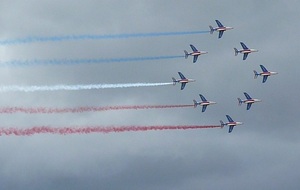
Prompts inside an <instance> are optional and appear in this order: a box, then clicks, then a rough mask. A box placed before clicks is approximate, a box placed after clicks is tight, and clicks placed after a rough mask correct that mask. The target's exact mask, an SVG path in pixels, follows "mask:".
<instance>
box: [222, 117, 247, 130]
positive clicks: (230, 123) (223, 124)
mask: <svg viewBox="0 0 300 190" xmlns="http://www.w3.org/2000/svg"><path fill="white" fill-rule="evenodd" d="M226 117H227V119H228V122H227V123H224V122H223V121H222V120H220V123H221V127H224V126H225V125H227V126H229V131H228V133H231V132H232V130H233V127H235V126H236V125H242V124H243V122H239V121H233V120H232V118H231V117H230V116H229V115H226Z"/></svg>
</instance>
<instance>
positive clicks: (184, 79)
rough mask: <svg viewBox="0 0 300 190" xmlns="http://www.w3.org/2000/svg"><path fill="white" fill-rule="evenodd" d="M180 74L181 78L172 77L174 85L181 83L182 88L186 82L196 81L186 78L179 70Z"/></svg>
mask: <svg viewBox="0 0 300 190" xmlns="http://www.w3.org/2000/svg"><path fill="white" fill-rule="evenodd" d="M178 74H179V76H180V79H178V80H176V79H175V78H174V77H172V80H173V85H175V84H176V83H181V90H183V89H184V87H185V85H186V83H189V82H195V81H196V80H194V79H187V78H185V76H184V75H183V74H182V73H181V72H178Z"/></svg>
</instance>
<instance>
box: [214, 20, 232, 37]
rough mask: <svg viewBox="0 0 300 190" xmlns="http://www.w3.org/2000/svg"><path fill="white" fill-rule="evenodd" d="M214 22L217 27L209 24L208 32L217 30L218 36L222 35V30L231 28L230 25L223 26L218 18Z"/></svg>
mask: <svg viewBox="0 0 300 190" xmlns="http://www.w3.org/2000/svg"><path fill="white" fill-rule="evenodd" d="M216 23H217V25H218V27H216V28H214V27H212V26H209V28H210V34H213V33H214V31H218V32H219V38H221V37H222V36H223V33H224V31H226V30H231V29H233V27H230V26H223V24H222V23H221V22H220V21H218V20H216Z"/></svg>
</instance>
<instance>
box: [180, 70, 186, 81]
mask: <svg viewBox="0 0 300 190" xmlns="http://www.w3.org/2000/svg"><path fill="white" fill-rule="evenodd" d="M178 74H179V76H180V78H181V79H186V78H185V76H184V75H183V74H182V73H181V72H178Z"/></svg>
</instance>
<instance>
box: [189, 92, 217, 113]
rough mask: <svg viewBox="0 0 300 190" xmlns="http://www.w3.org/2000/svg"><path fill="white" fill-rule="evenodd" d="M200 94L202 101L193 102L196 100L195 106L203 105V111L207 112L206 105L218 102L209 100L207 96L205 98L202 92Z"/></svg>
mask: <svg viewBox="0 0 300 190" xmlns="http://www.w3.org/2000/svg"><path fill="white" fill-rule="evenodd" d="M199 96H200V98H201V100H202V102H197V101H196V100H193V102H194V107H195V108H196V107H197V105H199V106H202V112H205V110H206V107H207V106H208V105H211V104H216V102H213V101H207V100H206V98H205V97H204V96H203V95H202V94H199Z"/></svg>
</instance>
